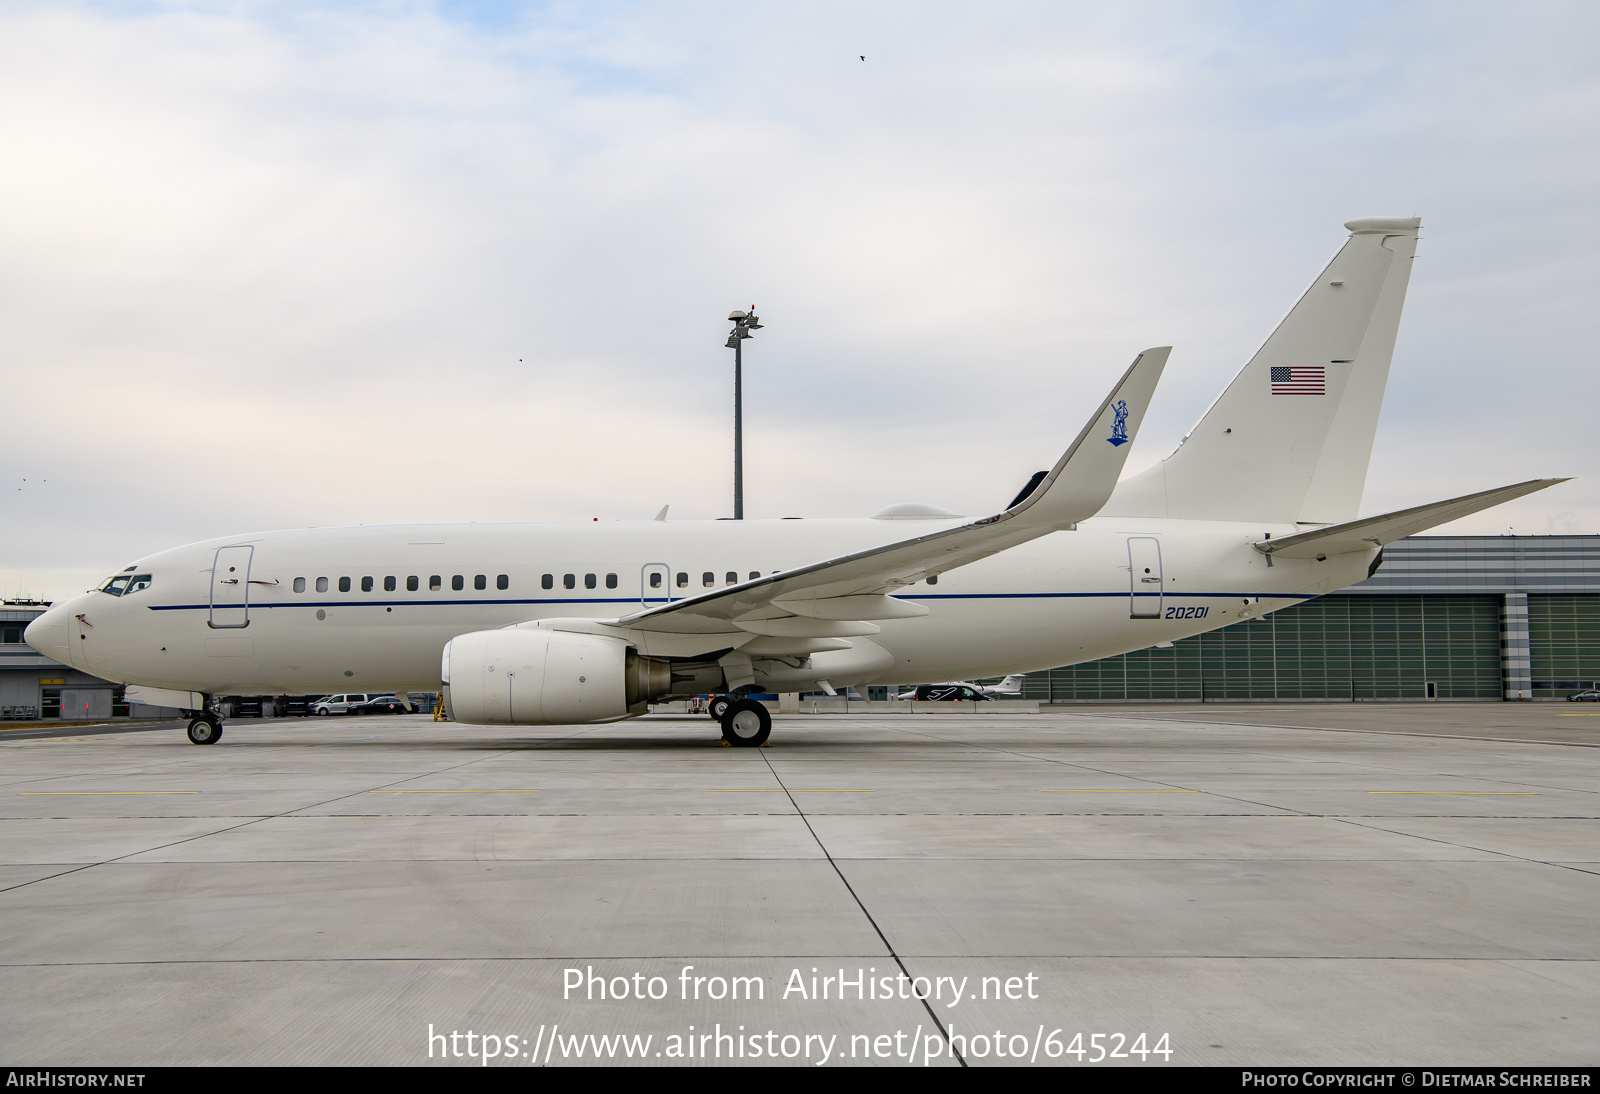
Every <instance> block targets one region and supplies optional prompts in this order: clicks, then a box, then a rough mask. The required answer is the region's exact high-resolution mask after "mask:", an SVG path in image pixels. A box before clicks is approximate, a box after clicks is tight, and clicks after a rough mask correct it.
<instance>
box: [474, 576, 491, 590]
mask: <svg viewBox="0 0 1600 1094" xmlns="http://www.w3.org/2000/svg"><path fill="white" fill-rule="evenodd" d="M472 587H473V588H474V589H487V588H488V587H489V579H488V578H486V577H484V576H483V575H482V574H479V575H478V576H477V577H475V578H473V579H472Z"/></svg>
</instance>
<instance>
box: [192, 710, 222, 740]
mask: <svg viewBox="0 0 1600 1094" xmlns="http://www.w3.org/2000/svg"><path fill="white" fill-rule="evenodd" d="M220 740H222V719H221V718H218V717H217V716H216V715H215V714H212V713H211V712H210V711H207V712H206V713H204V714H199V715H196V716H195V717H194V718H193V719H191V720H190V722H189V741H190V743H191V744H197V745H214V744H216V743H217V742H218V741H220Z"/></svg>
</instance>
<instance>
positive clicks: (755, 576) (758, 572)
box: [750, 570, 761, 581]
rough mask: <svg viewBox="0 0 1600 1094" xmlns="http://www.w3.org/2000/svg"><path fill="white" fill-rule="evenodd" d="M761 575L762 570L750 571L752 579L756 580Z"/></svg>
mask: <svg viewBox="0 0 1600 1094" xmlns="http://www.w3.org/2000/svg"><path fill="white" fill-rule="evenodd" d="M760 576H761V571H760V570H751V571H750V580H751V581H754V580H755V579H756V578H758V577H760Z"/></svg>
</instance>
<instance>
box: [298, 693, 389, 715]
mask: <svg viewBox="0 0 1600 1094" xmlns="http://www.w3.org/2000/svg"><path fill="white" fill-rule="evenodd" d="M389 698H393V696H392V695H391V694H390V693H389V692H377V691H373V692H366V691H353V692H350V693H349V694H347V695H324V696H323V697H322V698H321V699H318V700H317V701H316V702H315V703H312V704H311V713H312V714H320V715H324V716H326V715H329V714H349V713H350V711H351V709H352V708H354V707H357V706H360V705H361V704H362V703H365V702H367V701H368V700H371V699H389Z"/></svg>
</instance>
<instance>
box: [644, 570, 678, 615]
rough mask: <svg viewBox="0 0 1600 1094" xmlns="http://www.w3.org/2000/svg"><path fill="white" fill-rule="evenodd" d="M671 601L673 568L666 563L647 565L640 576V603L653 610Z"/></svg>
mask: <svg viewBox="0 0 1600 1094" xmlns="http://www.w3.org/2000/svg"><path fill="white" fill-rule="evenodd" d="M671 599H672V567H671V566H668V565H667V564H666V563H665V562H651V563H647V564H646V565H645V568H644V570H643V572H642V573H641V574H640V575H639V602H640V603H642V604H643V605H644V606H645V607H646V608H653V607H655V606H656V605H657V604H665V603H667V602H668V601H669V600H671Z"/></svg>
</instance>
